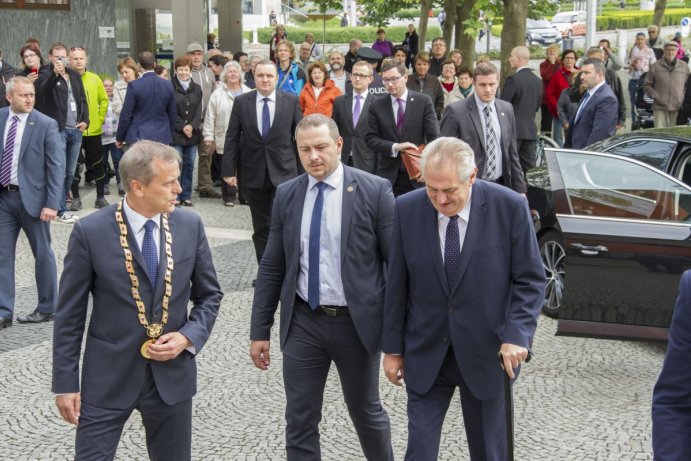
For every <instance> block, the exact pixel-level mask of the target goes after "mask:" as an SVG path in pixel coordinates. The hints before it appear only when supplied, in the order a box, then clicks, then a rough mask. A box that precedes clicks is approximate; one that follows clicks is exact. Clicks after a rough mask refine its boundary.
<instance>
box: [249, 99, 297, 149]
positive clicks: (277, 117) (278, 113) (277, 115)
mask: <svg viewBox="0 0 691 461" xmlns="http://www.w3.org/2000/svg"><path fill="white" fill-rule="evenodd" d="M283 100H284V98H283V94H281V92H280V91H279V90H276V104H275V105H274V122H273V123H272V124H271V128H269V139H271V137H272V136H273V134H274V132H275V131H276V129H277V128H276V125H278V124H279V123H283V122H284V121H283V120H282V118H281V117H282V113H283V111H282V110H281V109H282V108H283V102H284V101H283ZM286 121H287V122H290V120H286ZM255 123H256V117H255ZM260 134H261V133H260Z"/></svg>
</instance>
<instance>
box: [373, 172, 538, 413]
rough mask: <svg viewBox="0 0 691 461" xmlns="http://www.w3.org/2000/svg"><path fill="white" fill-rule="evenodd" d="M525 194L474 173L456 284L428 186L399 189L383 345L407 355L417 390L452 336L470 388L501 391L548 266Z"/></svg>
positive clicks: (409, 377) (527, 337)
mask: <svg viewBox="0 0 691 461" xmlns="http://www.w3.org/2000/svg"><path fill="white" fill-rule="evenodd" d="M527 203H528V202H527V201H526V200H525V198H523V197H521V196H520V195H518V194H517V193H515V192H513V191H511V190H510V189H508V188H506V187H504V186H500V185H498V184H494V183H490V182H486V181H483V180H477V181H476V182H475V184H474V185H473V186H472V197H471V204H470V218H469V223H468V229H467V232H466V235H465V240H464V243H463V248H462V250H461V263H460V267H459V273H458V282H457V284H456V286H454V287H451V288H449V286H448V283H447V281H446V273H445V271H444V262H443V257H442V253H441V246H440V243H439V230H438V213H437V210H436V209H435V208H434V207H433V206H432V203H431V202H430V200H429V198H428V197H427V193H426V191H425V190H416V191H413V192H409V193H407V194H404V195H401V196H400V197H398V198H397V199H396V214H395V218H394V227H393V239H392V243H391V257H390V258H389V265H388V273H387V287H386V300H385V302H384V330H383V331H384V333H383V337H382V345H383V351H384V352H385V353H388V354H400V355H402V356H403V362H404V370H405V374H404V379H405V382H406V385H407V386H408V387H409V388H410V389H412V390H413V391H415V392H416V393H418V394H425V393H426V392H427V391H428V390H429V389H430V388H431V386H432V384H434V381H435V380H436V378H437V376H438V374H439V371H440V369H441V366H442V363H443V362H444V357H446V354H447V351H448V348H449V345H452V346H453V351H454V354H455V357H456V361H457V363H458V368H459V369H460V371H461V374H462V375H463V379H464V380H465V382H466V383H467V385H468V387H469V388H470V391H471V392H472V393H473V395H474V396H475V397H476V398H477V399H480V400H485V399H490V398H496V397H498V396H499V395H500V394H501V392H502V389H503V387H502V383H503V379H504V377H503V371H502V369H501V367H500V366H499V364H498V363H497V357H496V355H497V352H498V351H499V348H500V346H501V344H502V343H511V344H516V345H519V346H523V347H525V348H528V349H530V347H531V343H532V338H533V334H534V332H535V328H536V326H537V317H538V314H539V313H540V308H541V306H542V303H543V299H544V298H543V294H544V287H545V270H544V269H543V267H542V263H541V261H540V254H539V250H538V246H537V240H536V238H535V230H534V229H533V225H532V222H531V219H530V215H529V213H528V206H527Z"/></svg>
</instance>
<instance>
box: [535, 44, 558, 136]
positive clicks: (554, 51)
mask: <svg viewBox="0 0 691 461" xmlns="http://www.w3.org/2000/svg"><path fill="white" fill-rule="evenodd" d="M560 48H561V47H560V46H559V45H556V44H554V43H553V44H551V45H550V46H548V47H547V51H545V60H544V61H542V62H541V63H540V77H541V78H542V104H540V131H548V132H550V133H551V132H552V114H550V113H549V110H548V109H547V105H546V104H545V94H546V93H547V85H549V81H550V80H551V78H552V75H554V74H555V72H557V70H559V68H560V67H561V61H560V60H559V50H560Z"/></svg>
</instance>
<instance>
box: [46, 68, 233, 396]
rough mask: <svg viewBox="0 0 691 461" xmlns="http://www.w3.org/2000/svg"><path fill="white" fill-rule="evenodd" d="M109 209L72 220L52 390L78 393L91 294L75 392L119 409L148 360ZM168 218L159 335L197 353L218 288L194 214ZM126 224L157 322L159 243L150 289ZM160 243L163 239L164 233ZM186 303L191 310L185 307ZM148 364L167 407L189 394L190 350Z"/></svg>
mask: <svg viewBox="0 0 691 461" xmlns="http://www.w3.org/2000/svg"><path fill="white" fill-rule="evenodd" d="M156 78H158V77H156ZM115 207H116V205H111V206H109V207H107V208H105V209H103V210H101V211H98V212H96V213H94V214H92V215H90V216H87V217H86V218H83V219H81V220H79V221H78V222H77V223H76V224H75V226H74V230H73V231H72V235H71V236H70V240H69V245H68V248H67V256H65V264H64V270H63V272H62V277H61V279H60V295H59V299H58V308H57V311H56V313H55V325H54V326H53V392H55V393H58V394H65V393H71V392H79V390H80V384H79V356H80V352H81V344H82V336H83V334H84V330H85V326H86V325H85V324H86V315H87V305H88V301H89V294H90V293H91V295H92V297H93V308H92V310H91V320H90V322H89V325H88V328H87V329H86V330H87V331H86V348H85V351H84V363H83V367H82V379H81V397H82V400H83V401H85V402H88V403H89V404H91V405H96V406H99V407H102V408H116V409H124V408H128V407H130V406H131V405H132V404H133V403H134V402H135V401H136V400H137V398H138V397H139V395H140V393H141V391H142V387H143V385H144V382H145V379H146V367H147V361H146V359H144V358H143V357H142V356H141V355H140V352H139V350H140V347H141V345H142V344H143V343H144V341H146V340H147V336H146V332H145V329H144V327H143V326H142V325H141V324H140V323H139V319H138V317H137V306H136V304H135V302H134V300H133V298H132V292H131V284H130V278H129V275H128V274H127V271H126V270H125V256H124V254H123V250H122V247H121V246H120V241H119V239H120V231H119V228H118V224H117V221H116V220H115ZM123 215H124V212H123ZM125 219H126V217H125ZM168 222H169V225H170V232H171V234H172V238H173V244H172V254H173V260H174V263H175V267H174V268H173V281H172V285H173V292H172V294H171V296H170V304H169V308H168V315H169V317H168V323H167V324H166V325H165V327H164V329H163V332H164V333H168V332H172V331H178V332H180V333H182V334H183V335H185V336H186V337H187V338H188V339H189V340H190V341H191V342H192V345H193V346H194V348H195V350H196V352H197V353H199V351H200V350H201V349H202V348H203V347H204V344H205V343H206V340H207V339H208V338H209V334H210V333H211V329H212V328H213V326H214V322H215V321H216V316H217V314H218V309H219V305H220V302H221V298H222V297H223V293H221V290H220V287H219V285H218V281H217V279H216V271H215V269H214V265H213V260H212V257H211V252H210V250H209V245H208V243H207V240H206V234H205V232H204V227H203V225H202V221H201V218H200V217H199V215H197V214H195V213H191V212H187V211H185V210H176V211H175V212H173V213H172V214H170V215H169V219H168ZM127 227H128V242H129V247H130V249H131V251H132V256H133V258H134V262H133V264H134V267H135V272H136V274H137V276H138V277H139V284H140V285H139V293H140V295H141V297H142V300H143V301H144V304H145V306H146V309H147V320H148V321H149V322H151V315H152V309H153V312H154V313H155V317H154V318H155V319H156V321H158V320H159V319H160V318H161V300H162V298H163V291H164V289H165V281H164V280H163V278H164V274H165V267H166V261H167V258H166V254H165V251H164V245H160V247H161V248H160V249H159V251H160V260H159V274H158V282H157V284H156V288H155V290H154V289H152V288H151V284H150V282H149V278H148V275H147V273H146V263H145V261H144V259H143V257H142V255H141V252H140V251H139V246H138V245H137V242H136V240H135V238H134V236H133V234H132V229H131V228H130V227H129V224H127ZM161 242H165V239H164V237H163V232H161ZM189 301H192V304H193V307H192V309H191V310H190V311H189V312H188V311H187V305H188V302H189ZM150 367H151V372H152V373H153V377H154V380H155V381H156V388H157V390H158V392H159V394H160V396H161V399H163V401H164V402H166V403H167V404H168V405H174V404H176V403H179V402H182V401H185V400H188V399H190V398H192V396H193V395H194V394H195V393H196V390H197V383H196V381H197V367H196V363H195V358H194V355H192V354H191V353H190V352H188V351H183V352H182V353H181V354H180V355H179V356H178V357H176V358H175V359H173V360H169V361H166V362H157V361H154V360H152V361H151V362H150Z"/></svg>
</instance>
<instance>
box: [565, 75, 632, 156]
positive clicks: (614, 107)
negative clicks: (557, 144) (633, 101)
mask: <svg viewBox="0 0 691 461" xmlns="http://www.w3.org/2000/svg"><path fill="white" fill-rule="evenodd" d="M582 103H583V99H582V98H581V104H582ZM618 111H619V101H618V100H617V97H616V96H615V94H614V92H613V91H612V89H611V88H610V87H609V85H608V84H606V83H605V84H604V85H602V86H601V87H600V88H598V89H597V91H596V92H595V94H593V95H592V96H590V98H589V100H588V102H587V104H586V106H585V107H584V108H583V110H582V111H581V114H580V115H579V117H578V121H576V114H574V116H573V118H572V119H571V120H570V121H569V126H570V127H571V128H570V129H569V130H568V132H567V134H566V141H565V142H564V147H567V148H571V149H583V148H584V147H586V146H589V145H591V144H593V143H596V142H598V141H602V140H603V139H607V138H609V137H610V136H613V135H614V133H616V131H617V120H618Z"/></svg>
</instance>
